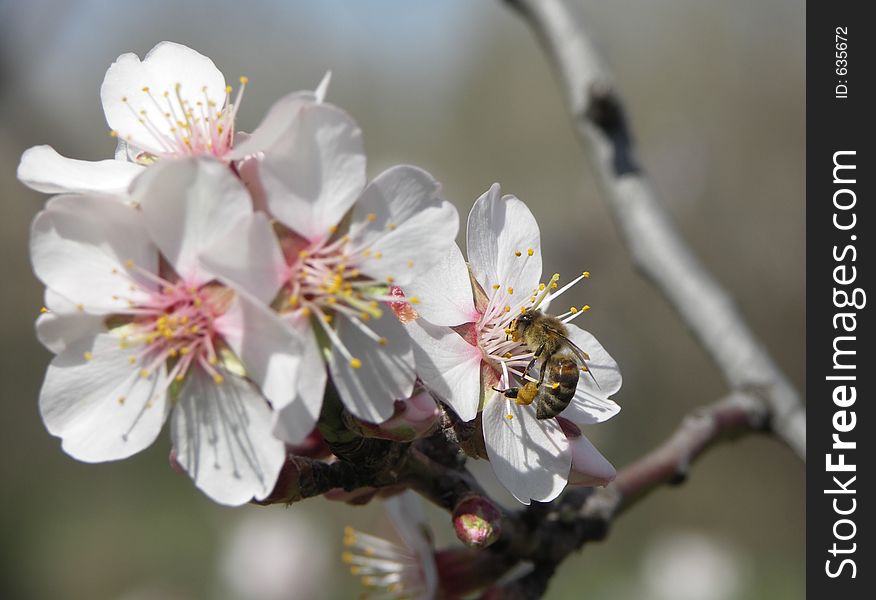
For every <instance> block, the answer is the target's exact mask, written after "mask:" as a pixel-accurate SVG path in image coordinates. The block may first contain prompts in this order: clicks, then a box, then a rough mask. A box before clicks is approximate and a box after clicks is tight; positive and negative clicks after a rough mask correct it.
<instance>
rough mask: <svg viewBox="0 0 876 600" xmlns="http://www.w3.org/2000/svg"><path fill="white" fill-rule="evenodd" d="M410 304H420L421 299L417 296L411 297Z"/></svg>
mask: <svg viewBox="0 0 876 600" xmlns="http://www.w3.org/2000/svg"><path fill="white" fill-rule="evenodd" d="M408 302H410V303H411V304H419V303H420V298H419V297H417V296H411V297H410V298H408Z"/></svg>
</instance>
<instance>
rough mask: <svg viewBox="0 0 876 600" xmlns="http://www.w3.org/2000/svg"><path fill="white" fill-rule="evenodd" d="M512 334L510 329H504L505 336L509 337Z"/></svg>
mask: <svg viewBox="0 0 876 600" xmlns="http://www.w3.org/2000/svg"><path fill="white" fill-rule="evenodd" d="M512 333H514V330H513V329H511V328H510V327H506V328H505V335H511V334H512Z"/></svg>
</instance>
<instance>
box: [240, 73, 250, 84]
mask: <svg viewBox="0 0 876 600" xmlns="http://www.w3.org/2000/svg"><path fill="white" fill-rule="evenodd" d="M247 83H249V77H247V76H246V75H241V76H240V85H246V84H247Z"/></svg>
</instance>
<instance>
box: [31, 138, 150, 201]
mask: <svg viewBox="0 0 876 600" xmlns="http://www.w3.org/2000/svg"><path fill="white" fill-rule="evenodd" d="M143 168H144V167H141V166H140V165H135V164H134V163H130V162H127V161H122V160H112V159H109V160H99V161H95V162H92V161H88V160H76V159H74V158H67V157H65V156H61V155H60V154H58V153H57V152H56V151H55V149H54V148H52V147H51V146H34V147H33V148H28V149H27V150H25V151H24V154H22V155H21V162H20V163H18V179H19V181H21V182H22V183H23V184H24V185H26V186H27V187H29V188H31V189H34V190H36V191H38V192H45V193H46V194H64V193H68V192H75V193H89V192H102V193H109V194H112V193H118V194H121V193H124V192H125V190H127V189H128V186H129V185H130V184H131V181H133V179H134V178H135V177H136V176H137V175H139V174H140V173H141V172H142V171H143Z"/></svg>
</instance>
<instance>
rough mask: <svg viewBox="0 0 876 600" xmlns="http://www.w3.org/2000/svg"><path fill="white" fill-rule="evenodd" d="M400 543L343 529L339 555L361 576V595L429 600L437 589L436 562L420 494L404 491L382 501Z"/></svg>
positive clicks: (352, 570) (354, 572)
mask: <svg viewBox="0 0 876 600" xmlns="http://www.w3.org/2000/svg"><path fill="white" fill-rule="evenodd" d="M383 504H384V507H385V508H386V511H387V513H388V514H389V516H390V518H391V519H392V524H393V525H394V526H395V529H396V532H397V533H398V535H399V537H400V538H401V541H402V544H396V543H393V542H390V541H388V540H385V539H383V538H380V537H377V536H375V535H370V534H367V533H362V532H360V531H356V530H354V529H353V528H352V527H346V528H345V529H344V546H346V550H345V551H344V553H343V555H342V559H343V561H344V562H345V563H347V564H348V565H349V566H350V572H351V573H352V574H353V575H355V576H357V577H360V580H361V582H362V585H363V586H365V588H367V591H366V592H365V593H364V594H363V595H362V597H363V598H373V599H378V598H385V599H387V600H389V599H393V598H410V599H417V600H432V599H433V598H436V595H437V593H438V566H437V564H436V562H435V554H434V549H433V548H432V543H431V541H430V539H429V538H428V537H427V535H426V534H427V529H426V518H425V514H424V513H423V507H422V503H421V501H420V498H419V496H417V495H416V494H415V493H414V492H411V491H407V492H404V493H402V494H399V495H397V496H393V497H391V498H388V499H386V500H385V501H384V503H383Z"/></svg>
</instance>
